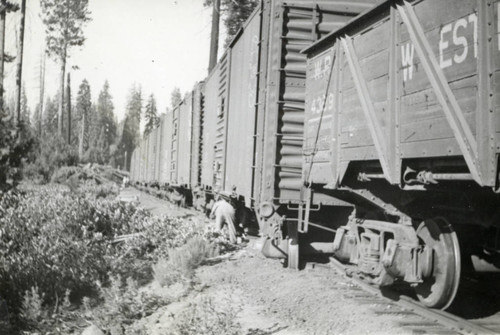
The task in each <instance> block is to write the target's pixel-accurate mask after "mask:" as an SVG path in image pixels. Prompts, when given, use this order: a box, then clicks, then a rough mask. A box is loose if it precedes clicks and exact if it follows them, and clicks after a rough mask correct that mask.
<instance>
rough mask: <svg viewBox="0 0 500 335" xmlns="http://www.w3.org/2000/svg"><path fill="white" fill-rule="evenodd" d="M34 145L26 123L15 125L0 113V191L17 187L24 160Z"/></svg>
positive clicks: (8, 117) (10, 119) (9, 118)
mask: <svg viewBox="0 0 500 335" xmlns="http://www.w3.org/2000/svg"><path fill="white" fill-rule="evenodd" d="M33 144H34V138H33V136H32V135H31V133H30V131H29V128H28V127H27V126H26V125H25V124H24V123H20V124H19V125H14V122H13V120H12V118H11V117H10V116H5V115H4V114H3V112H1V111H0V191H6V190H9V189H11V188H13V187H15V186H16V185H17V183H18V182H19V181H20V180H21V177H22V170H21V168H22V164H23V160H24V159H25V158H26V157H27V156H28V155H29V153H30V151H31V148H32V147H33Z"/></svg>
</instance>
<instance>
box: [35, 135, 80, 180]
mask: <svg viewBox="0 0 500 335" xmlns="http://www.w3.org/2000/svg"><path fill="white" fill-rule="evenodd" d="M77 163H78V152H77V150H76V148H74V147H72V146H70V145H68V144H66V142H65V141H64V140H63V139H61V138H60V137H59V136H53V137H47V138H45V139H44V141H42V142H41V144H40V153H39V155H38V158H37V161H36V162H35V164H36V166H38V173H39V174H40V175H41V176H42V177H43V180H44V181H45V182H48V181H49V180H50V178H51V177H52V174H53V173H54V172H55V171H57V170H58V168H60V167H61V166H74V165H76V164H77Z"/></svg>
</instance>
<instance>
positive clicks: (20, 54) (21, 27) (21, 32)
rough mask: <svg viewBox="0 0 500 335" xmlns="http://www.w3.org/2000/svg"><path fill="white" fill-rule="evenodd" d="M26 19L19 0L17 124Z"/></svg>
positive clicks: (23, 1) (23, 5)
mask: <svg viewBox="0 0 500 335" xmlns="http://www.w3.org/2000/svg"><path fill="white" fill-rule="evenodd" d="M25 17H26V0H21V20H20V23H19V42H18V50H17V57H16V59H17V62H16V63H17V69H16V115H17V123H18V124H19V123H21V86H22V76H23V50H24V20H25Z"/></svg>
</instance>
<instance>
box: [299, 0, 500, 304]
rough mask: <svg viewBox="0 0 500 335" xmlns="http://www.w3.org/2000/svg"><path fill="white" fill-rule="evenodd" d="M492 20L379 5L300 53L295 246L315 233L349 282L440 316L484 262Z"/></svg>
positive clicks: (494, 131)
mask: <svg viewBox="0 0 500 335" xmlns="http://www.w3.org/2000/svg"><path fill="white" fill-rule="evenodd" d="M499 13H500V2H499V1H489V0H484V1H483V0H479V1H476V0H463V1H455V0H440V1H431V0H424V1H386V2H384V3H382V4H380V5H379V6H377V7H376V8H374V9H373V10H371V11H370V12H368V13H367V14H366V15H363V16H361V17H359V18H358V19H356V20H353V21H352V22H350V23H349V24H347V25H346V26H344V27H342V28H341V29H339V30H337V31H335V32H334V33H332V34H330V35H328V36H326V37H325V38H323V39H322V40H320V41H319V42H317V43H315V44H314V45H312V46H310V47H309V48H307V49H306V50H305V53H306V54H307V56H308V63H307V82H306V87H307V90H306V108H305V109H306V113H305V114H306V117H305V143H304V146H303V160H302V168H303V169H302V171H303V175H302V178H301V183H300V185H301V189H302V192H301V193H302V195H303V198H302V201H303V203H304V205H303V206H304V207H305V209H304V210H303V211H302V209H300V212H301V213H299V220H298V227H297V231H298V233H299V234H298V235H297V234H296V233H295V229H294V227H293V228H292V233H291V235H292V236H293V238H292V240H293V241H294V242H295V243H297V240H299V245H300V246H301V247H302V246H303V244H302V243H300V240H301V239H302V240H305V242H310V241H311V239H312V237H313V236H314V233H315V232H323V234H322V235H323V237H324V236H325V235H326V236H328V235H329V239H330V241H332V242H333V243H332V244H329V245H327V247H328V248H330V249H329V251H331V252H334V253H335V255H336V257H338V258H339V259H340V260H342V261H344V262H347V263H351V264H355V265H356V266H357V270H356V271H357V273H358V274H359V275H360V276H363V277H365V278H370V279H371V280H372V281H374V282H375V283H377V284H379V285H389V284H392V283H394V282H407V283H409V284H411V285H412V286H413V287H415V291H416V294H417V296H418V298H419V299H420V300H421V301H422V302H423V303H424V304H426V305H428V306H432V307H440V308H446V307H448V306H449V305H450V303H451V302H452V300H453V298H454V296H455V294H456V292H457V288H458V285H459V279H460V275H461V273H462V272H463V271H468V270H476V271H479V270H481V268H480V267H479V265H481V264H485V263H489V266H488V270H491V269H492V268H494V266H492V265H493V264H495V263H496V264H498V261H499V259H498V257H496V256H494V257H492V256H491V255H498V254H499V253H498V251H499V249H500V248H499V245H500V240H499V238H498V236H499V234H498V231H499V227H498V225H499V221H498V217H500V198H499V196H498V194H497V191H498V187H499V174H498V173H499V170H498V157H499V155H498V154H499V152H500V135H499V134H500V123H499V120H500V118H499V115H498V114H499V111H500V108H499V106H500V86H499V85H500V82H499V80H500V48H499V45H500V44H499V36H500V35H499V20H500V15H499ZM313 209H314V210H317V211H316V212H313ZM302 212H303V214H302ZM342 213H344V214H343V215H341V214H342ZM300 233H303V234H300ZM306 233H307V234H306ZM299 237H300V238H299ZM459 240H460V243H459ZM292 244H293V243H292ZM307 244H308V243H304V248H303V250H304V251H305V250H307V248H311V246H313V244H311V243H309V244H308V245H307ZM460 246H462V248H461V249H460ZM328 248H327V249H328ZM292 251H294V252H297V250H296V249H292ZM295 257H298V256H297V255H295Z"/></svg>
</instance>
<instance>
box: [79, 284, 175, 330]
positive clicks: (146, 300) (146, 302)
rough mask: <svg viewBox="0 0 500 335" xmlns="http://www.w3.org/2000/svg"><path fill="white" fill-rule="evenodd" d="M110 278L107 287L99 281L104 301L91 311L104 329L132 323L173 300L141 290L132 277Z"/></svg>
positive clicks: (93, 317) (101, 296) (95, 320)
mask: <svg viewBox="0 0 500 335" xmlns="http://www.w3.org/2000/svg"><path fill="white" fill-rule="evenodd" d="M110 278H111V280H110V285H108V286H107V287H106V286H103V285H102V284H101V283H98V286H99V295H100V298H101V301H102V303H101V304H100V305H99V307H97V308H96V309H94V310H93V311H92V312H91V313H90V314H91V316H92V319H93V320H94V322H95V323H96V324H98V325H99V326H100V328H102V329H110V328H113V327H115V326H118V327H120V328H121V327H122V326H123V325H130V324H131V323H133V322H134V320H137V319H140V318H143V317H146V316H148V315H151V314H152V313H153V312H155V311H156V309H157V308H158V307H160V306H163V305H167V304H169V303H170V302H171V301H170V300H169V299H167V298H162V297H160V296H157V295H155V294H149V293H146V292H140V291H139V287H138V284H137V282H136V281H135V280H133V279H132V278H127V280H126V282H125V283H123V281H122V278H121V277H120V276H113V275H111V276H110ZM86 301H87V302H86V305H87V307H86V309H87V310H89V311H90V309H89V307H88V305H89V302H88V301H89V299H88V298H87V299H86Z"/></svg>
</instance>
